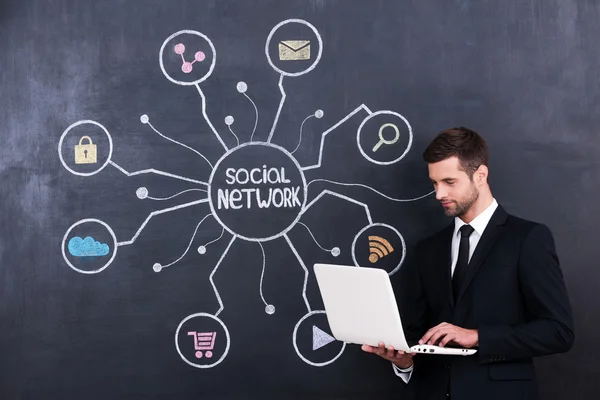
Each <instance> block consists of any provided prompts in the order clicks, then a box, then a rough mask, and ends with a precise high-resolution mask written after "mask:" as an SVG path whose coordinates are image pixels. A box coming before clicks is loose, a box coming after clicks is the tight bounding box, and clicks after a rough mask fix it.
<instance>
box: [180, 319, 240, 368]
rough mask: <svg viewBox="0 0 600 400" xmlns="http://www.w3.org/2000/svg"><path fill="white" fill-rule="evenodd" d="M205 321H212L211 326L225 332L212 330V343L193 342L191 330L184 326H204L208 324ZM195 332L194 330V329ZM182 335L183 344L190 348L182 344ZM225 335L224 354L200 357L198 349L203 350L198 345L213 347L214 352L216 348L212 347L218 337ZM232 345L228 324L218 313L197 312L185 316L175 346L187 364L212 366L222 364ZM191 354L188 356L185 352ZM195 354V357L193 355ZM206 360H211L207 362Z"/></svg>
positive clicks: (200, 366) (196, 366)
mask: <svg viewBox="0 0 600 400" xmlns="http://www.w3.org/2000/svg"><path fill="white" fill-rule="evenodd" d="M203 321H207V322H208V323H210V325H211V326H215V324H216V326H217V327H218V328H220V329H221V330H222V331H223V334H218V333H219V332H214V331H213V332H212V333H213V336H212V337H211V338H210V340H211V342H212V343H208V345H207V344H206V342H204V343H196V342H192V341H191V340H190V339H189V332H190V331H189V330H188V329H185V328H184V326H188V325H189V326H194V325H195V326H202V325H206V322H203ZM192 332H193V331H192ZM180 335H181V336H183V337H182V338H181V339H182V340H181V342H182V344H184V345H189V350H187V351H186V348H182V347H181V346H180V343H179V342H180ZM223 336H224V338H225V339H224V340H225V350H224V351H223V354H221V356H220V357H219V358H217V356H218V355H215V354H211V357H198V351H201V350H196V349H197V348H198V347H200V348H202V349H204V347H205V345H206V347H209V348H211V353H212V352H214V350H213V349H212V348H213V347H214V345H215V341H216V340H217V338H220V337H223ZM213 339H214V341H213ZM230 345H231V337H230V336H229V330H228V329H227V326H225V324H224V323H223V321H221V319H219V318H218V317H217V316H216V315H210V314H207V313H196V314H192V315H188V316H187V317H185V318H184V319H183V320H182V321H181V322H180V323H179V325H178V326H177V330H176V331H175V348H176V349H177V353H178V354H179V356H180V357H181V359H182V360H183V361H185V362H186V363H187V364H189V365H191V366H192V367H195V368H212V367H214V366H216V365H218V364H220V363H221V362H222V361H223V360H224V359H225V357H226V356H227V353H229V347H230ZM184 353H186V354H188V355H191V356H188V357H186V356H185V354H184ZM192 356H193V357H192ZM206 360H209V361H208V362H207V363H204V362H206Z"/></svg>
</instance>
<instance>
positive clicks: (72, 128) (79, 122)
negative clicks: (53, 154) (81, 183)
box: [58, 119, 113, 176]
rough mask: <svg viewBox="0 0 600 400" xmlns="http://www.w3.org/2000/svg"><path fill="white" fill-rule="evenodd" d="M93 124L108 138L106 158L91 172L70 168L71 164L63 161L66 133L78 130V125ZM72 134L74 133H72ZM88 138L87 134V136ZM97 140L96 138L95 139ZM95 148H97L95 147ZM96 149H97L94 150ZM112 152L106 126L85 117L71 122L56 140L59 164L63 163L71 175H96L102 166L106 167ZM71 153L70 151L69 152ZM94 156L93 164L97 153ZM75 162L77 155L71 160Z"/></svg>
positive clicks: (110, 139) (111, 143) (110, 138)
mask: <svg viewBox="0 0 600 400" xmlns="http://www.w3.org/2000/svg"><path fill="white" fill-rule="evenodd" d="M86 124H87V125H93V126H96V127H98V128H100V129H101V132H103V133H104V134H105V135H106V137H107V138H108V156H107V157H106V160H105V161H104V162H103V163H102V164H101V165H100V166H99V167H98V168H97V169H95V170H94V171H91V172H80V171H77V170H76V169H73V168H71V166H69V164H67V163H66V162H65V159H64V157H63V148H62V147H63V143H64V140H65V137H66V136H67V135H69V134H70V133H71V131H72V130H74V129H75V130H78V129H76V128H78V127H80V126H84V125H86ZM73 134H74V133H73ZM84 137H85V136H84ZM87 137H88V138H89V136H87ZM91 140H92V139H91V138H90V142H91ZM96 141H97V140H96ZM79 143H80V145H81V137H79ZM95 149H97V148H95ZM94 151H97V150H94ZM112 152H113V142H112V137H111V136H110V133H108V130H106V128H105V127H104V125H102V124H99V123H98V122H96V121H92V120H90V119H86V120H82V121H77V122H74V123H72V124H71V125H69V127H68V128H67V129H65V131H64V132H63V134H62V135H61V136H60V140H59V141H58V157H59V159H60V162H61V164H62V165H63V167H65V169H66V170H67V171H69V172H70V173H72V174H73V175H78V176H92V175H96V174H97V173H98V172H100V171H102V170H103V169H104V167H106V166H107V165H108V163H109V162H110V158H111V157H112ZM70 154H72V153H70ZM95 158H96V162H95V163H94V164H96V163H97V153H96V154H95ZM73 161H74V163H75V164H78V163H77V157H75V159H74V160H73Z"/></svg>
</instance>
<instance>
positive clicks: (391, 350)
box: [386, 346, 396, 358]
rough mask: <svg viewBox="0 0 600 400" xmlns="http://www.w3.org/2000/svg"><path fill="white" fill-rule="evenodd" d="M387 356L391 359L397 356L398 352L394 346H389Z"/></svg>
mask: <svg viewBox="0 0 600 400" xmlns="http://www.w3.org/2000/svg"><path fill="white" fill-rule="evenodd" d="M386 355H387V356H388V357H389V358H394V356H395V355H396V350H394V348H393V347H392V346H388V348H387V353H386Z"/></svg>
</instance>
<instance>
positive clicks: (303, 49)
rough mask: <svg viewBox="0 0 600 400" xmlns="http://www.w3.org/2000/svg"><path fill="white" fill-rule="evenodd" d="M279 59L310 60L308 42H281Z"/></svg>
mask: <svg viewBox="0 0 600 400" xmlns="http://www.w3.org/2000/svg"><path fill="white" fill-rule="evenodd" d="M279 59H280V60H282V61H295V60H310V40H282V41H281V42H279Z"/></svg>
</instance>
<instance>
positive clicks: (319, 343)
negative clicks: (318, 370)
mask: <svg viewBox="0 0 600 400" xmlns="http://www.w3.org/2000/svg"><path fill="white" fill-rule="evenodd" d="M320 314H326V313H325V311H324V310H315V311H309V312H308V314H306V315H305V316H304V317H302V318H300V320H299V321H298V323H297V324H296V326H295V327H294V333H293V334H292V342H293V344H294V349H295V350H296V354H297V355H298V357H300V359H301V360H302V361H304V362H305V363H307V364H308V365H311V366H313V367H324V366H326V365H329V364H331V363H333V362H334V361H335V360H337V359H338V358H340V356H341V355H342V353H343V352H344V350H345V349H346V343H345V342H338V341H335V342H336V343H338V344H339V345H340V351H339V352H338V353H337V354H336V355H335V356H334V357H333V358H331V359H329V360H326V361H322V362H315V361H311V360H310V359H309V358H308V355H307V354H303V353H302V352H301V351H300V349H299V346H298V330H299V329H300V327H301V326H302V325H303V324H307V323H308V322H307V321H309V320H311V319H312V317H314V316H315V315H320ZM313 326H314V325H313ZM312 331H313V344H312V349H313V351H314V350H318V349H320V348H322V347H323V346H326V345H327V344H329V343H332V342H334V340H331V337H330V336H329V334H327V333H325V332H324V331H323V330H322V329H319V328H318V330H317V329H314V328H313V330H312ZM321 332H323V334H321ZM325 335H327V336H329V337H328V338H327V340H324V339H325ZM325 341H327V343H324V342H325Z"/></svg>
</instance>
